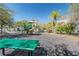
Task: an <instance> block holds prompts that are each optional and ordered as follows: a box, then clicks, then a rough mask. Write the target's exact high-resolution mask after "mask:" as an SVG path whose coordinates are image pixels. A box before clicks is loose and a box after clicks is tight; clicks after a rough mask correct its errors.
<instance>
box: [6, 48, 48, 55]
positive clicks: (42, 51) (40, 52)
mask: <svg viewBox="0 0 79 59" xmlns="http://www.w3.org/2000/svg"><path fill="white" fill-rule="evenodd" d="M46 55H47V51H46V50H45V48H43V47H38V48H36V50H35V51H33V54H32V56H46ZM6 56H29V55H28V51H26V50H14V51H13V52H12V53H10V54H7V55H6Z"/></svg>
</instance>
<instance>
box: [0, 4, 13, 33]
mask: <svg viewBox="0 0 79 59" xmlns="http://www.w3.org/2000/svg"><path fill="white" fill-rule="evenodd" d="M11 24H13V18H12V13H11V11H10V10H9V9H8V8H7V7H6V6H5V5H4V4H0V25H1V34H2V29H3V26H4V25H11Z"/></svg>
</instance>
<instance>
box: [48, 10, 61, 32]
mask: <svg viewBox="0 0 79 59" xmlns="http://www.w3.org/2000/svg"><path fill="white" fill-rule="evenodd" d="M49 17H50V18H52V19H53V29H54V32H55V26H56V22H57V18H58V17H60V13H59V12H58V11H52V13H51V15H50V16H49Z"/></svg>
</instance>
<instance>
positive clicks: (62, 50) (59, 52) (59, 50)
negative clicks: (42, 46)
mask: <svg viewBox="0 0 79 59" xmlns="http://www.w3.org/2000/svg"><path fill="white" fill-rule="evenodd" d="M49 55H50V56H79V52H78V51H70V50H69V49H68V48H67V45H65V44H62V45H55V49H53V50H50V52H49Z"/></svg>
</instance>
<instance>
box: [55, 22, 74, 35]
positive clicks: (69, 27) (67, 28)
mask: <svg viewBox="0 0 79 59" xmlns="http://www.w3.org/2000/svg"><path fill="white" fill-rule="evenodd" d="M74 29H75V24H73V23H68V24H65V25H63V26H57V27H56V31H57V33H67V34H71V33H72V32H73V31H74Z"/></svg>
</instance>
